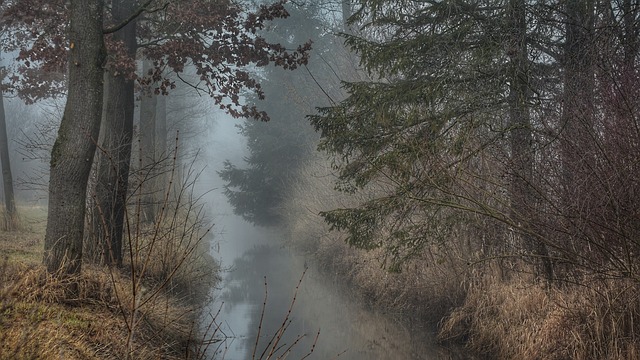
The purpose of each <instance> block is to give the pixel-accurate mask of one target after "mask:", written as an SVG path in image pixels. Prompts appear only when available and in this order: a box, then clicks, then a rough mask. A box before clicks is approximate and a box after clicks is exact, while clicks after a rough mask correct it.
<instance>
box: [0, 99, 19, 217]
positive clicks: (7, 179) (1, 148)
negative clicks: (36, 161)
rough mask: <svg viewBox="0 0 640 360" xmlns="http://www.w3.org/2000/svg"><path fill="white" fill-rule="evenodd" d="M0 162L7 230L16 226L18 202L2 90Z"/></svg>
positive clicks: (0, 102) (0, 100) (0, 101)
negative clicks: (14, 187) (14, 188)
mask: <svg viewBox="0 0 640 360" xmlns="http://www.w3.org/2000/svg"><path fill="white" fill-rule="evenodd" d="M0 162H1V163H2V185H3V189H4V207H5V214H4V221H5V225H6V229H7V230H13V229H14V228H15V220H16V202H15V197H14V193H13V175H12V174H11V160H10V158H9V138H8V137H7V118H6V114H5V112H4V98H3V96H2V92H0Z"/></svg>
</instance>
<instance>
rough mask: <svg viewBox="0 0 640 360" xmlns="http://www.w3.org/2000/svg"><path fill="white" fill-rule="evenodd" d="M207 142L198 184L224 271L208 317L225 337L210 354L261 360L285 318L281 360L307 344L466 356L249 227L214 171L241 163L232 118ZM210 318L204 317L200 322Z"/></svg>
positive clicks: (329, 355) (358, 359)
mask: <svg viewBox="0 0 640 360" xmlns="http://www.w3.org/2000/svg"><path fill="white" fill-rule="evenodd" d="M208 145H209V146H208V148H207V149H205V151H204V159H205V160H206V166H207V171H206V172H205V175H206V176H205V177H204V178H205V181H204V182H203V183H201V185H200V186H202V187H203V188H202V189H201V190H202V193H205V192H206V195H205V196H204V197H203V199H204V200H205V201H206V203H207V204H208V207H209V213H210V214H212V215H213V216H214V222H215V229H216V235H215V238H214V240H213V245H214V246H213V249H212V255H213V257H214V258H216V259H217V260H218V261H219V262H220V263H221V266H222V268H223V269H226V271H224V272H223V274H222V277H223V280H222V281H221V283H220V284H219V288H218V289H214V290H213V296H214V299H215V300H214V301H213V302H212V303H211V304H210V306H209V307H208V309H206V312H208V313H212V314H216V313H217V312H218V311H219V313H218V315H217V316H215V319H214V324H215V326H219V331H218V332H217V334H216V335H217V337H218V338H220V337H223V338H224V339H225V340H224V341H221V342H219V343H216V344H213V345H212V346H211V347H210V348H209V355H211V356H210V357H213V358H215V359H226V360H246V359H252V358H254V353H255V358H256V359H260V358H262V359H267V358H268V357H267V356H266V355H267V354H268V351H267V353H266V354H265V355H263V356H261V355H262V353H263V351H264V350H265V349H269V348H270V347H269V341H270V340H272V339H274V334H276V333H277V332H278V330H279V329H281V328H282V324H283V322H284V323H285V325H286V331H285V332H284V335H283V336H282V338H281V339H280V341H279V344H278V346H277V349H278V350H277V351H276V354H277V355H282V354H284V353H285V352H286V351H287V349H289V348H290V352H289V353H288V354H289V356H286V358H287V359H302V358H304V357H305V356H306V355H307V354H309V352H310V351H311V350H312V349H313V353H312V354H311V355H310V356H309V357H307V359H322V360H324V359H336V358H338V359H348V360H365V359H366V360H376V359H385V360H386V359H397V360H403V359H430V360H440V359H466V358H467V356H465V355H462V356H460V355H453V354H452V353H450V352H449V351H447V350H446V349H443V348H440V347H438V346H437V345H434V342H433V335H432V334H430V333H429V332H428V331H426V330H424V329H417V328H408V327H407V326H406V325H404V324H402V323H400V322H399V321H397V320H395V319H394V318H393V317H391V316H389V315H384V314H380V313H377V312H376V311H373V310H371V309H368V308H367V306H365V305H364V304H363V303H362V301H360V300H358V299H357V297H355V296H353V295H351V294H349V291H348V289H345V287H344V285H343V284H341V282H340V279H339V278H337V277H335V276H328V275H326V273H320V272H319V271H317V269H316V268H315V267H314V264H313V261H312V259H305V258H304V257H302V256H300V255H297V254H296V253H294V252H293V251H291V250H289V249H288V248H286V247H285V246H283V245H282V244H283V243H284V242H285V241H283V240H285V239H282V238H281V237H280V236H279V234H277V233H275V232H272V231H267V230H266V229H261V228H256V227H253V226H251V224H248V223H246V222H245V221H243V220H242V219H241V218H240V217H238V216H235V215H233V214H232V213H233V211H232V210H231V208H230V206H229V205H228V204H227V202H226V198H225V197H224V195H223V194H222V191H221V189H222V185H223V184H222V181H221V180H220V179H219V178H218V177H217V174H216V171H217V170H220V169H222V167H223V165H222V163H223V161H224V160H225V159H230V160H231V161H232V162H234V163H236V164H241V163H242V157H243V156H244V155H245V149H246V144H245V143H244V139H243V138H242V136H241V135H239V134H238V132H237V129H236V128H235V125H234V123H233V122H232V121H220V122H218V124H217V126H216V128H215V131H214V132H213V134H212V135H211V137H210V142H209V144H208ZM211 189H214V190H213V191H211ZM305 269H306V270H305ZM303 273H304V278H303V279H302V281H301V282H300V286H299V289H298V290H297V295H296V300H295V303H294V304H293V306H292V305H291V304H292V300H293V297H294V293H296V291H295V288H296V286H297V285H298V283H299V281H300V278H301V277H302V275H303ZM265 277H266V282H267V285H266V291H267V296H266V306H265V308H264V311H263V304H264V300H265ZM290 309H291V314H290V315H287V313H288V311H289V310H290ZM261 317H262V325H261V320H260V319H261ZM211 318H212V317H211V316H207V315H205V316H204V317H203V322H204V323H205V324H206V323H208V322H210V320H211ZM259 328H260V336H258V329H259ZM318 332H319V335H318V337H317V341H315V340H314V339H316V335H317V334H318ZM300 337H301V338H300ZM299 338H300V340H298V341H297V340H296V339H299ZM256 339H258V342H257V345H256ZM314 344H315V345H314ZM275 358H277V357H276V356H274V357H272V359H275ZM281 358H284V357H281Z"/></svg>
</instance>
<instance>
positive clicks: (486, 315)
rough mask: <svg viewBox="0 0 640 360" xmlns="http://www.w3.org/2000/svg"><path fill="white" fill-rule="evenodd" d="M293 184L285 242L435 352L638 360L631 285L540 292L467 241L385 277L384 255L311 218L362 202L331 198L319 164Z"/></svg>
mask: <svg viewBox="0 0 640 360" xmlns="http://www.w3.org/2000/svg"><path fill="white" fill-rule="evenodd" d="M300 178H301V179H302V180H300V181H299V182H298V183H297V188H296V189H295V190H294V191H293V192H292V193H291V197H290V199H289V202H288V203H287V205H286V209H285V210H286V218H287V219H288V223H287V226H286V230H287V231H288V233H287V234H286V235H285V237H286V238H288V239H291V241H292V245H294V246H296V247H298V249H300V250H302V251H304V252H306V253H307V254H308V255H309V256H311V257H313V258H315V261H316V262H317V263H318V264H319V267H320V268H322V269H323V270H324V272H325V273H326V274H330V275H331V276H335V277H338V278H340V279H341V280H342V282H344V283H346V284H347V285H348V286H349V287H350V288H351V290H352V292H354V293H356V294H359V296H361V297H362V298H364V299H366V301H367V302H368V303H369V304H370V305H371V306H373V307H375V308H377V309H380V310H383V311H384V312H386V313H388V314H389V313H390V314H396V315H397V316H399V317H402V318H404V319H407V320H408V321H412V322H418V323H421V324H425V325H426V326H429V327H432V328H433V329H434V330H435V331H437V332H438V334H439V340H440V342H441V343H444V344H455V345H460V344H462V345H463V346H465V347H466V348H467V349H468V350H469V353H470V354H473V355H474V356H478V357H481V358H487V359H519V360H520V359H525V360H528V359H531V360H533V359H558V360H560V359H579V360H588V359H608V360H622V359H640V345H639V344H640V321H639V320H640V295H638V294H640V283H639V282H638V281H634V280H632V279H614V278H605V279H603V278H590V277H589V276H588V275H586V273H585V274H582V275H580V274H576V281H575V282H574V283H567V282H564V283H563V282H557V283H554V284H553V285H552V286H551V287H547V286H543V285H542V284H540V283H539V282H537V281H535V280H533V279H532V277H531V275H530V269H529V270H528V266H529V265H527V264H520V263H515V264H514V263H511V264H510V266H508V268H505V266H504V264H505V263H508V261H506V260H504V259H500V258H494V259H490V258H489V259H488V258H487V257H486V256H484V255H482V254H481V251H480V249H476V248H474V247H473V244H474V243H478V241H477V239H473V238H470V237H472V236H473V232H467V233H463V232H461V233H459V234H458V235H457V237H456V238H449V239H447V242H446V243H444V244H434V245H433V246H430V247H426V248H424V249H423V251H422V252H421V253H420V254H416V256H415V257H414V258H413V259H412V260H411V261H409V262H407V263H406V264H405V266H404V268H403V270H402V272H400V273H390V272H389V271H387V270H386V269H385V268H384V260H385V257H384V255H385V254H384V251H383V249H375V250H371V251H365V250H358V249H354V248H352V247H349V246H348V245H347V244H346V243H345V241H344V234H341V233H339V232H335V231H334V232H331V231H329V228H328V226H327V225H326V224H324V222H323V220H322V219H321V218H320V217H319V216H318V213H319V212H321V211H326V210H329V209H334V208H346V207H349V206H352V205H353V204H356V203H358V201H361V199H359V198H357V197H351V198H349V197H348V196H347V195H346V194H344V193H340V192H337V191H335V190H334V189H333V187H334V184H333V179H334V178H333V177H332V176H331V167H330V166H329V165H328V164H326V163H325V162H324V161H323V159H316V161H315V162H310V163H309V165H308V167H307V168H306V169H304V171H303V173H302V174H301V176H300ZM360 196H363V195H360ZM364 196H366V195H364ZM465 237H466V238H465Z"/></svg>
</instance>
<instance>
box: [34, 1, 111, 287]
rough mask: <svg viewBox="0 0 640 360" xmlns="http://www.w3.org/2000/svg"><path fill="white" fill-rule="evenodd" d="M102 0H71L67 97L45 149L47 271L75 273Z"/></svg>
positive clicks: (97, 104) (96, 98) (97, 95)
mask: <svg viewBox="0 0 640 360" xmlns="http://www.w3.org/2000/svg"><path fill="white" fill-rule="evenodd" d="M103 5H104V1H103V0H71V3H70V8H69V9H70V29H69V49H70V50H69V80H68V89H69V90H68V94H67V103H66V106H65V109H64V114H63V117H62V121H61V123H60V129H59V130H58V135H57V138H56V141H55V143H54V146H53V149H52V151H51V172H50V179H49V209H48V215H47V230H46V234H45V240H44V264H45V265H46V268H47V270H48V271H49V272H50V273H56V274H58V275H61V276H64V275H68V274H75V273H79V272H80V270H81V265H82V242H83V235H84V220H85V207H86V194H87V180H88V178H89V174H90V172H91V164H92V162H93V157H94V153H95V149H96V141H97V139H98V134H99V130H100V120H101V112H102V93H103V81H102V79H103V63H104V60H105V55H106V51H105V47H104V38H103V34H102V23H103V16H102V13H103Z"/></svg>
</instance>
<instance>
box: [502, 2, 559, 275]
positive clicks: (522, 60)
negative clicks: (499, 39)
mask: <svg viewBox="0 0 640 360" xmlns="http://www.w3.org/2000/svg"><path fill="white" fill-rule="evenodd" d="M525 5H526V4H525V0H510V2H509V5H508V12H507V16H508V18H509V19H510V24H511V26H510V28H509V29H508V30H509V31H510V34H511V43H510V44H509V48H510V53H509V55H510V76H509V77H510V83H511V86H510V89H509V128H510V135H511V138H510V141H511V166H512V169H510V170H511V174H512V176H511V194H510V197H511V212H512V218H513V221H514V222H515V223H516V225H517V227H518V229H519V230H521V236H522V240H523V242H524V248H525V249H527V251H529V252H530V253H532V254H533V256H534V261H535V262H536V263H538V264H541V265H542V269H541V270H537V271H536V273H537V274H536V275H537V276H541V275H542V276H544V277H545V278H546V279H547V281H551V279H552V277H553V268H552V265H551V261H550V259H549V251H548V249H547V247H546V245H545V244H544V243H543V242H541V241H540V240H539V239H537V238H536V237H535V236H534V234H535V229H534V226H535V220H534V219H535V218H536V217H537V216H538V214H537V213H536V206H535V202H536V199H535V196H534V183H533V181H534V179H533V167H534V166H533V165H534V164H533V162H534V157H533V146H532V145H533V137H532V134H531V119H530V113H529V104H528V100H529V90H528V89H529V78H530V69H529V61H528V50H527V24H526V9H525Z"/></svg>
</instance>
